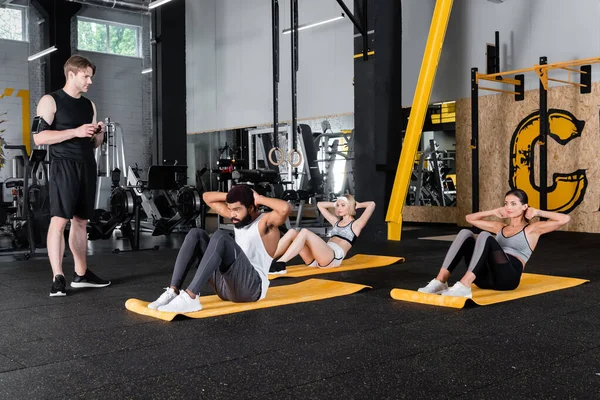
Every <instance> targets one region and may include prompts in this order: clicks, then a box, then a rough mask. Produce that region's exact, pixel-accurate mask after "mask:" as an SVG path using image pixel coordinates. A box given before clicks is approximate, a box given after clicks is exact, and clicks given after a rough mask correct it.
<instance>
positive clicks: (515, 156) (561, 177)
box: [508, 109, 588, 213]
mask: <svg viewBox="0 0 600 400" xmlns="http://www.w3.org/2000/svg"><path fill="white" fill-rule="evenodd" d="M548 123H549V133H548V137H549V138H552V139H554V140H555V141H556V142H557V143H559V144H560V145H562V146H564V145H566V144H567V143H569V142H570V141H571V140H573V139H575V138H578V137H580V136H581V132H582V131H583V128H584V126H585V121H581V120H578V119H577V118H575V116H574V115H573V114H571V113H570V112H568V111H565V110H559V109H549V110H548ZM540 139H541V137H540V113H539V111H535V112H533V113H531V114H529V115H528V116H527V117H525V118H524V119H523V120H522V121H521V122H520V123H519V125H518V126H517V129H516V130H515V132H514V133H513V136H512V139H511V141H510V172H509V179H508V181H509V182H508V183H509V185H510V187H511V189H517V188H518V189H522V190H524V191H525V193H527V196H528V197H529V204H530V205H531V206H532V207H535V208H538V207H539V206H540V187H539V186H538V185H536V184H535V179H534V178H535V176H534V151H533V149H534V146H535V144H536V143H537V142H538V141H539V140H540ZM552 180H553V184H552V186H550V187H548V189H547V192H548V201H547V204H548V207H547V209H548V211H555V212H562V213H569V212H571V211H573V210H574V209H575V208H576V207H577V206H578V205H579V204H580V203H581V202H582V201H583V197H584V196H585V190H586V189H587V185H588V180H587V177H586V175H585V170H584V169H579V170H577V171H575V172H572V173H565V174H563V173H557V174H554V175H553V177H552Z"/></svg>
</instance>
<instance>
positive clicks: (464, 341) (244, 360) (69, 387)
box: [0, 226, 600, 399]
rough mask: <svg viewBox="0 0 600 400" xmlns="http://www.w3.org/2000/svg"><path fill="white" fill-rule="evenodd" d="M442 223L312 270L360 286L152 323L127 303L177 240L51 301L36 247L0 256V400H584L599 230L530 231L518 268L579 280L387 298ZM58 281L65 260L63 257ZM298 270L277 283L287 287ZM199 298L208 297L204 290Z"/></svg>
mask: <svg viewBox="0 0 600 400" xmlns="http://www.w3.org/2000/svg"><path fill="white" fill-rule="evenodd" d="M457 231H458V229H457V228H455V227H448V226H437V227H422V226H414V227H411V229H407V230H406V231H405V233H404V237H403V240H402V241H401V242H394V243H392V242H382V243H370V242H368V241H367V240H368V239H367V238H361V240H359V241H358V243H357V245H356V247H355V249H353V253H370V254H374V253H377V254H385V255H398V256H403V257H405V258H406V262H405V263H403V264H397V265H393V266H389V267H385V268H376V269H369V270H364V271H354V272H341V273H331V274H328V275H321V276H319V278H323V279H334V280H339V281H346V282H356V283H362V284H366V285H370V286H372V287H373V289H371V290H367V291H363V292H360V293H357V294H354V295H350V296H343V297H338V298H334V299H329V300H321V301H316V302H309V303H301V304H293V305H288V306H281V307H275V308H268V309H262V310H256V311H250V312H244V313H238V314H232V315H226V316H221V317H215V318H207V319H197V320H192V319H177V320H175V321H173V322H170V323H168V322H163V321H158V320H155V319H152V318H150V317H144V316H140V315H137V314H134V313H132V312H129V311H128V310H126V309H125V301H126V300H127V299H129V298H132V297H135V298H140V299H147V300H150V299H154V298H155V297H157V296H158V295H159V294H160V293H161V291H162V288H164V287H166V286H167V285H168V283H169V278H170V273H171V270H172V266H173V262H174V260H175V257H176V254H177V247H178V245H179V243H180V241H181V239H182V237H181V235H173V236H171V237H170V238H164V237H163V238H158V239H156V238H155V239H152V238H146V237H144V240H143V243H142V245H143V247H149V245H150V244H154V243H157V244H160V246H161V248H160V250H158V251H142V252H137V253H122V254H111V250H112V248H114V247H115V245H118V243H117V242H114V241H104V242H94V243H93V254H91V255H90V257H89V265H90V268H91V269H92V270H93V271H94V272H96V273H97V274H98V275H100V276H102V277H106V278H109V279H111V280H112V281H113V284H112V286H110V287H108V288H104V289H79V290H75V289H71V290H70V291H69V295H68V296H67V297H64V298H50V297H48V293H49V290H50V284H51V272H50V268H49V265H48V262H47V261H46V259H45V258H36V259H32V260H29V261H24V262H4V263H0V337H1V338H2V339H1V341H0V398H2V399H12V398H36V399H37V398H70V399H71V398H82V399H120V398H128V399H129V398H131V399H146V398H161V399H164V398H181V397H185V398H202V399H231V398H235V399H240V398H260V399H299V398H323V399H331V398H340V399H342V398H343V399H348V398H360V399H366V398H368V399H379V398H393V399H398V398H410V399H418V398H423V399H431V398H454V397H458V398H473V399H534V398H539V399H542V398H543V399H550V398H557V399H566V398H570V399H590V398H597V396H598V393H600V319H599V318H598V315H600V284H599V283H598V282H599V281H600V268H599V267H598V262H597V251H598V250H597V249H598V244H597V243H598V238H599V236H598V235H592V234H577V233H564V232H555V233H552V234H549V235H547V236H545V237H543V238H542V240H541V241H540V244H539V247H538V249H536V251H535V252H534V255H533V257H532V258H531V260H530V262H529V264H528V266H527V272H534V273H543V274H548V275H560V276H569V277H577V278H585V279H589V280H590V281H591V282H590V283H587V284H584V285H581V286H578V287H575V288H571V289H566V290H561V291H557V292H551V293H547V294H541V295H538V296H533V297H528V298H523V299H519V300H516V301H511V302H506V303H501V304H497V305H491V306H486V307H477V306H474V307H467V308H465V309H460V310H457V309H447V308H442V307H435V306H426V305H419V304H412V303H405V302H399V301H396V300H393V299H391V297H390V295H389V293H390V290H391V289H392V288H395V287H398V288H407V289H416V288H418V287H420V286H423V285H424V284H426V283H427V282H428V281H429V280H430V279H431V278H432V277H433V275H434V274H435V273H436V272H437V269H438V268H439V265H440V263H441V261H442V260H443V257H444V254H445V251H446V249H447V248H448V246H449V242H448V241H444V240H419V239H418V238H423V237H432V236H447V235H452V234H455V233H456V232H457ZM65 270H66V275H67V278H68V281H70V274H71V272H72V259H71V258H70V256H68V257H67V258H66V260H65ZM303 279H306V278H298V279H292V278H285V279H277V280H275V281H273V283H272V285H287V284H290V283H295V282H299V281H301V280H303ZM203 294H212V291H211V290H210V289H208V288H207V289H206V291H204V292H203Z"/></svg>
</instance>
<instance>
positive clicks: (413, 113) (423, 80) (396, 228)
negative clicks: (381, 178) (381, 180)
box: [385, 0, 453, 240]
mask: <svg viewBox="0 0 600 400" xmlns="http://www.w3.org/2000/svg"><path fill="white" fill-rule="evenodd" d="M452 1H453V0H437V1H436V3H435V9H434V11H433V18H432V19H431V26H430V28H429V36H428V38H427V45H426V46H425V53H424V54H423V61H422V63H421V72H419V80H418V81H417V87H416V90H415V96H414V98H413V104H412V108H411V110H410V116H409V119H408V126H407V128H406V135H405V136H404V143H403V144H402V153H401V154H400V161H399V163H398V169H397V170H396V178H395V179H394V188H393V189H392V195H391V198H390V204H389V207H388V211H387V215H386V218H385V220H386V222H387V223H388V240H400V235H401V232H402V211H403V209H404V202H405V201H406V194H407V192H408V185H409V184H410V176H411V174H412V170H413V163H414V160H415V155H416V153H417V149H418V147H419V140H420V138H421V131H422V130H423V122H424V121H425V115H426V113H427V109H428V107H429V98H430V97H431V88H432V87H433V81H434V79H435V74H436V72H437V67H438V63H439V60H440V54H441V53H442V46H443V44H444V37H445V36H446V28H447V26H448V20H449V19H450V11H452Z"/></svg>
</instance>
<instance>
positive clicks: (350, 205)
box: [335, 194, 356, 217]
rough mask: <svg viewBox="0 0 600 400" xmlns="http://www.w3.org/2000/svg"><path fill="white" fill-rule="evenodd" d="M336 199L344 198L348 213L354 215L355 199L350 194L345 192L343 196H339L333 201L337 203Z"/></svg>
mask: <svg viewBox="0 0 600 400" xmlns="http://www.w3.org/2000/svg"><path fill="white" fill-rule="evenodd" d="M338 200H345V201H346V203H348V208H349V210H348V214H349V215H351V216H353V217H354V216H355V215H356V200H355V199H354V197H353V196H352V195H351V194H345V195H343V196H340V197H338V198H337V199H336V200H335V202H336V203H337V202H338Z"/></svg>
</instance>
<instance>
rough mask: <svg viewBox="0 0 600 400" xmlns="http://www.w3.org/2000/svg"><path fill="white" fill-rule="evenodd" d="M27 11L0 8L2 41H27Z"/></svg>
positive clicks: (7, 7)
mask: <svg viewBox="0 0 600 400" xmlns="http://www.w3.org/2000/svg"><path fill="white" fill-rule="evenodd" d="M26 21H27V9H26V8H25V7H19V6H11V5H7V6H6V7H2V8H0V39H9V40H20V41H23V42H25V41H27V28H26V27H27V23H26Z"/></svg>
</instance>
